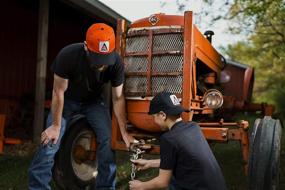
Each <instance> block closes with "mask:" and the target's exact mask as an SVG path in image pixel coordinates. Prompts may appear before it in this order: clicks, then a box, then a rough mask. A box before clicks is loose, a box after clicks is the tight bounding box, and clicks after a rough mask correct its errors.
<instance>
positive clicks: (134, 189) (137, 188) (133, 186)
mask: <svg viewBox="0 0 285 190" xmlns="http://www.w3.org/2000/svg"><path fill="white" fill-rule="evenodd" d="M129 188H130V190H143V189H144V188H143V182H141V181H139V180H133V181H130V182H129Z"/></svg>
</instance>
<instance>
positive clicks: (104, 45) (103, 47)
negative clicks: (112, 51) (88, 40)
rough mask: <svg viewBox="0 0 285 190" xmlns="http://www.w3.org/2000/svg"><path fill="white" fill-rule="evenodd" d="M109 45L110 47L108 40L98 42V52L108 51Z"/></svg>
mask: <svg viewBox="0 0 285 190" xmlns="http://www.w3.org/2000/svg"><path fill="white" fill-rule="evenodd" d="M109 47H110V44H109V41H102V42H99V51H100V52H109Z"/></svg>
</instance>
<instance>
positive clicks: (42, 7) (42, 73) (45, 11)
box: [33, 0, 49, 143]
mask: <svg viewBox="0 0 285 190" xmlns="http://www.w3.org/2000/svg"><path fill="white" fill-rule="evenodd" d="M38 2H39V28H38V48H37V70H36V92H35V114H34V131H33V132H34V133H33V141H34V142H35V143H39V142H40V135H41V132H42V130H43V124H44V102H45V88H46V65H47V47H48V20H49V0H39V1H38Z"/></svg>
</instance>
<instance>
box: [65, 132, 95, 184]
mask: <svg viewBox="0 0 285 190" xmlns="http://www.w3.org/2000/svg"><path fill="white" fill-rule="evenodd" d="M92 138H94V133H93V132H92V131H91V130H83V131H80V132H79V133H78V135H77V136H76V138H75V139H74V141H73V143H72V147H71V150H72V151H71V155H70V156H71V165H72V169H73V171H74V174H75V176H76V177H78V178H79V179H80V180H82V181H89V180H92V179H94V178H96V176H97V173H98V172H97V160H96V159H95V160H90V159H89V160H88V159H85V160H82V161H81V162H78V158H76V157H75V154H74V151H75V149H76V148H78V147H80V148H81V149H82V148H83V150H84V151H85V152H88V151H90V147H91V146H90V145H91V142H92V140H91V139H92Z"/></svg>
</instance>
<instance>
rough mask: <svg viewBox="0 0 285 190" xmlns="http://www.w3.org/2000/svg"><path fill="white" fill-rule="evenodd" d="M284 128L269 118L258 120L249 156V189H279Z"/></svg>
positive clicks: (255, 124)
mask: <svg viewBox="0 0 285 190" xmlns="http://www.w3.org/2000/svg"><path fill="white" fill-rule="evenodd" d="M281 134H282V127H281V124H280V121H279V120H275V119H272V118H271V117H269V116H266V117H264V118H263V119H256V121H255V123H254V126H253V129H252V133H251V137H250V154H249V176H248V177H249V189H250V190H277V189H279V163H280V150H281Z"/></svg>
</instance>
